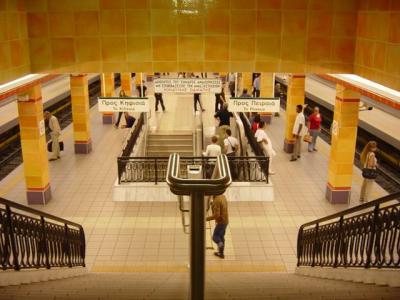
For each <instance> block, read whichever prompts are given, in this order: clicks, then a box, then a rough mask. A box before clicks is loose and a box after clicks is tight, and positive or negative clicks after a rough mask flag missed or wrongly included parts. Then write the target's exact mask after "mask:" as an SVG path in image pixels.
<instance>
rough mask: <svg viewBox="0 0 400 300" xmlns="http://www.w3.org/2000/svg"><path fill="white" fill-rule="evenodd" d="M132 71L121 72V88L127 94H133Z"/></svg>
mask: <svg viewBox="0 0 400 300" xmlns="http://www.w3.org/2000/svg"><path fill="white" fill-rule="evenodd" d="M131 74H132V73H121V89H123V90H124V91H125V94H126V95H127V96H132V76H131Z"/></svg>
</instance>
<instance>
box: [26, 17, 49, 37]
mask: <svg viewBox="0 0 400 300" xmlns="http://www.w3.org/2000/svg"><path fill="white" fill-rule="evenodd" d="M27 17H28V24H29V26H28V35H29V37H46V36H48V24H47V22H48V21H47V19H48V16H47V14H45V13H28V16H27Z"/></svg>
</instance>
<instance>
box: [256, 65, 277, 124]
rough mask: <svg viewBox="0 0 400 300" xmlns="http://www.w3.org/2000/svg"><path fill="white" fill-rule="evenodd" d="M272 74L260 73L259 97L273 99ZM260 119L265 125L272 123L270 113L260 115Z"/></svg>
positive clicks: (273, 79) (273, 78)
mask: <svg viewBox="0 0 400 300" xmlns="http://www.w3.org/2000/svg"><path fill="white" fill-rule="evenodd" d="M274 81H275V76H274V73H261V77H260V97H265V98H273V97H274V85H275V84H274ZM260 115H261V119H263V120H264V121H265V122H266V123H267V124H270V123H271V121H272V113H261V114H260Z"/></svg>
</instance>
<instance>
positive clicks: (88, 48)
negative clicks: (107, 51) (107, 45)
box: [76, 37, 101, 62]
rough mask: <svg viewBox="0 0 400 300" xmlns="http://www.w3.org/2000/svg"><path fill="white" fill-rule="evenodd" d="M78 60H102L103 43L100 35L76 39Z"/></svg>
mask: <svg viewBox="0 0 400 300" xmlns="http://www.w3.org/2000/svg"><path fill="white" fill-rule="evenodd" d="M76 50H77V61H78V62H88V61H96V60H101V45H100V38H98V37H79V38H77V39H76Z"/></svg>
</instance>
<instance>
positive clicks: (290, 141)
mask: <svg viewBox="0 0 400 300" xmlns="http://www.w3.org/2000/svg"><path fill="white" fill-rule="evenodd" d="M304 84H305V75H304V74H292V75H290V76H289V78H288V91H287V102H286V131H285V142H284V146H283V149H284V151H285V152H286V153H292V152H293V148H294V142H295V140H294V138H293V133H292V132H293V125H294V121H295V120H296V116H297V113H296V106H297V105H299V104H301V105H304V97H305V95H304V94H305V92H304V88H305V85H304Z"/></svg>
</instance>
